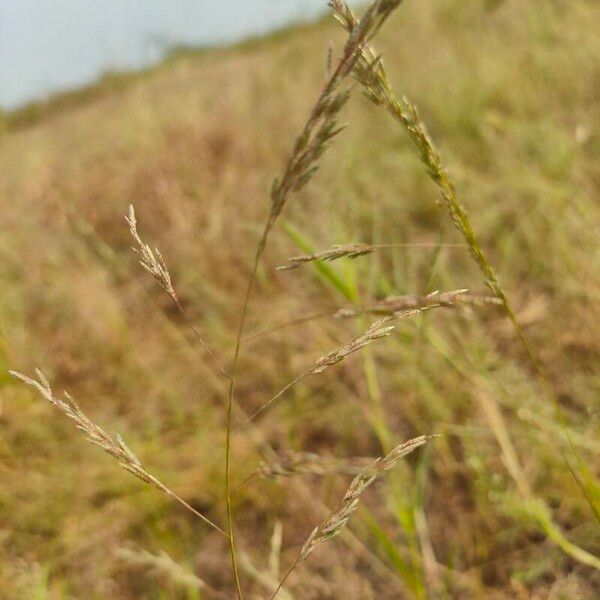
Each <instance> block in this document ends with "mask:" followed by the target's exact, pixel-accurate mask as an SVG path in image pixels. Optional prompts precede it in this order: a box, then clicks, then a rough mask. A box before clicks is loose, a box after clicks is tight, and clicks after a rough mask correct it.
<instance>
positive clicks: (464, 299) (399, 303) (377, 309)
mask: <svg viewBox="0 0 600 600" xmlns="http://www.w3.org/2000/svg"><path fill="white" fill-rule="evenodd" d="M483 304H501V301H500V299H499V298H498V297H497V296H491V295H486V294H471V293H469V291H468V290H466V289H463V290H452V291H448V292H439V291H436V292H432V293H430V294H427V295H425V296H419V295H415V294H409V295H406V296H388V297H387V298H384V299H383V300H379V301H377V302H373V303H372V304H367V305H365V306H362V307H345V308H341V309H340V310H338V311H337V312H336V313H335V315H334V318H336V319H348V318H352V317H357V316H359V315H363V314H373V315H390V316H395V317H400V316H402V317H408V316H411V315H414V314H418V313H420V312H424V311H426V310H430V309H432V308H439V307H445V308H456V307H459V306H479V305H483Z"/></svg>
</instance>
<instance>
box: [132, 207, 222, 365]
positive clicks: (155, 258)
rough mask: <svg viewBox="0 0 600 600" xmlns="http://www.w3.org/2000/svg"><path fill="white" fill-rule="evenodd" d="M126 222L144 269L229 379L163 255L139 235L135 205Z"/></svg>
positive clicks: (135, 250)
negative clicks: (184, 302) (177, 290)
mask: <svg viewBox="0 0 600 600" xmlns="http://www.w3.org/2000/svg"><path fill="white" fill-rule="evenodd" d="M125 221H126V222H127V224H128V225H129V231H130V232H131V236H132V237H133V239H134V241H135V243H136V245H137V248H133V251H134V252H135V253H136V254H137V255H138V256H139V257H140V260H139V262H140V264H141V265H142V267H143V268H144V269H145V270H146V271H148V273H150V275H152V277H153V278H154V280H155V281H156V282H157V283H158V285H159V286H160V287H161V288H162V289H163V290H164V291H165V292H167V294H168V295H169V297H170V298H171V300H173V302H174V304H175V306H176V307H177V310H178V311H179V312H180V314H181V316H182V317H183V319H184V321H185V322H186V324H187V326H188V327H189V329H190V331H191V332H192V333H193V335H194V337H195V338H196V339H197V340H198V342H199V343H200V345H201V346H202V347H203V348H204V350H205V351H206V353H207V354H208V355H209V356H210V357H211V359H212V360H213V362H214V364H215V365H216V367H217V369H218V370H219V371H220V372H221V374H222V375H224V376H225V377H227V373H226V371H225V369H224V368H223V366H222V365H221V363H220V361H219V359H218V358H217V357H216V355H215V353H214V352H213V351H212V350H211V348H210V347H209V345H208V344H207V343H206V342H205V341H204V338H203V337H202V336H201V335H200V332H199V331H198V329H197V328H196V326H195V325H194V324H193V323H192V320H191V319H190V318H189V316H188V314H187V312H186V310H185V309H184V308H183V305H182V304H181V302H180V301H179V298H178V297H177V294H176V293H175V288H174V287H173V284H172V282H171V275H170V274H169V270H168V269H167V265H166V263H165V261H164V259H163V257H162V254H161V253H160V251H159V250H158V248H155V249H154V251H153V250H152V248H150V246H149V245H148V244H146V243H145V242H144V241H143V240H142V239H141V238H140V235H139V233H138V229H137V218H136V216H135V209H134V208H133V204H130V205H129V210H128V212H127V214H126V215H125Z"/></svg>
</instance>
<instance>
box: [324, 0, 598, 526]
mask: <svg viewBox="0 0 600 600" xmlns="http://www.w3.org/2000/svg"><path fill="white" fill-rule="evenodd" d="M330 6H331V7H332V8H333V10H334V13H335V16H336V19H337V21H338V22H339V23H340V24H341V25H342V27H343V28H344V29H346V30H347V31H351V30H352V29H353V28H354V27H355V26H356V23H357V18H356V16H355V15H354V14H353V12H352V10H351V9H350V8H349V7H348V6H347V4H346V3H345V2H344V1H343V0H330ZM353 76H354V78H355V79H356V81H358V83H359V84H360V85H361V86H362V87H363V91H364V95H365V96H366V97H367V98H368V99H369V100H370V101H371V102H372V103H373V104H375V105H376V106H380V107H382V108H384V109H385V110H387V111H388V112H389V113H390V114H391V115H392V117H393V118H394V119H395V120H396V121H398V122H399V123H400V124H401V125H402V127H403V128H404V129H405V131H406V132H407V133H408V135H409V137H410V138H411V140H412V141H413V143H414V144H415V146H416V147H417V149H418V151H419V153H420V155H421V161H422V162H423V164H424V165H425V167H426V169H427V173H428V174H429V177H430V178H431V179H432V180H433V181H434V183H435V184H436V185H437V187H438V188H439V190H440V192H441V195H442V199H443V201H444V204H445V205H446V209H447V210H448V213H449V215H450V218H451V219H452V221H453V223H454V225H455V226H456V228H457V229H458V230H459V231H460V233H461V234H462V236H463V237H464V239H465V241H466V243H467V245H468V247H469V251H470V254H471V256H472V258H473V260H474V262H475V263H476V264H477V266H478V267H479V269H480V271H481V272H482V274H483V278H484V280H485V283H486V285H487V286H488V287H489V288H490V290H491V291H492V292H493V293H494V294H495V295H496V296H497V297H498V299H499V300H500V302H501V304H502V308H503V310H504V312H505V313H506V315H507V317H508V319H509V321H510V322H511V324H512V326H513V328H514V330H515V333H516V335H517V337H518V339H519V341H520V343H521V345H522V347H523V349H524V351H525V353H526V355H527V357H528V359H529V361H530V362H531V364H532V366H533V368H534V370H535V371H536V373H537V375H538V378H539V380H540V383H541V384H542V386H543V388H544V390H545V392H546V393H547V394H548V396H549V397H550V398H551V399H552V400H553V403H554V407H555V410H556V414H557V416H558V418H559V420H560V422H561V424H562V429H563V433H564V435H565V438H566V440H567V443H568V445H569V448H570V450H571V453H572V455H573V456H574V458H575V461H576V463H577V465H578V467H579V469H580V471H581V474H582V477H583V481H582V480H581V479H580V477H579V476H578V475H577V474H575V473H574V471H573V470H572V468H571V467H570V465H568V464H567V466H568V468H569V470H570V471H571V473H572V474H573V477H574V479H575V481H576V483H577V485H578V486H579V487H580V489H581V490H582V492H583V494H584V496H585V498H586V500H587V502H588V503H589V505H590V508H591V509H592V512H593V514H594V516H595V517H596V520H597V521H598V523H600V491H599V489H600V488H599V486H598V484H597V483H596V481H595V479H594V476H593V475H592V473H591V472H590V470H589V469H588V467H587V466H586V465H585V463H584V462H583V460H582V458H581V456H580V455H579V452H578V451H577V449H576V448H575V446H574V445H573V443H572V440H571V437H570V435H569V432H568V424H567V419H566V416H565V415H564V413H563V411H562V409H561V407H560V405H559V404H558V401H557V399H556V396H555V394H554V392H553V390H552V388H551V386H550V384H549V382H548V380H547V378H546V376H545V374H544V372H543V370H542V367H541V365H540V361H539V359H538V357H537V355H536V353H535V352H534V351H533V349H532V348H531V346H530V345H529V342H528V341H527V339H526V337H525V334H524V332H523V329H522V327H521V325H520V324H519V322H518V320H517V318H516V315H515V312H514V309H513V308H512V305H511V303H510V301H509V299H508V296H507V295H506V292H505V291H504V289H503V288H502V286H501V284H500V282H499V280H498V277H497V275H496V273H495V272H494V270H493V268H492V266H491V264H490V262H489V260H488V259H487V257H486V255H485V253H484V251H483V249H482V248H481V244H480V243H479V240H478V238H477V235H476V234H475V230H474V229H473V226H472V224H471V220H470V218H469V216H468V214H467V212H466V210H465V209H464V207H463V206H462V205H461V204H460V202H459V200H458V195H457V192H456V188H455V187H454V184H453V182H452V181H451V179H450V178H449V176H448V173H447V171H446V168H445V166H444V164H443V163H442V160H441V157H440V154H439V152H438V150H437V148H436V147H435V145H434V143H433V141H432V139H431V137H430V136H429V133H428V131H427V128H426V127H425V124H424V123H423V121H422V120H421V117H420V116H419V113H418V110H417V108H416V106H415V105H414V104H412V103H411V102H409V101H408V100H407V99H406V98H402V99H399V98H398V97H397V96H396V95H395V93H394V91H393V90H392V87H391V84H390V82H389V79H388V77H387V73H386V70H385V67H384V66H383V63H382V61H381V57H380V56H379V55H378V54H377V52H376V51H375V50H374V48H373V47H372V46H371V45H370V44H369V43H366V44H364V45H363V46H362V48H361V55H360V58H359V60H357V61H356V65H355V68H354V71H353ZM561 454H562V452H561ZM562 458H563V460H564V461H565V462H567V459H566V457H564V455H563V456H562Z"/></svg>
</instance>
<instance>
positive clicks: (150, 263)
mask: <svg viewBox="0 0 600 600" xmlns="http://www.w3.org/2000/svg"><path fill="white" fill-rule="evenodd" d="M125 221H126V222H127V225H129V231H130V232H131V236H132V237H133V239H134V241H135V243H136V246H137V248H133V251H134V252H135V253H136V254H137V255H138V256H139V262H140V265H142V267H143V268H144V269H146V271H148V273H150V275H152V277H154V279H155V281H156V282H157V283H158V285H160V287H161V288H162V289H163V290H165V292H167V294H169V296H171V298H172V299H173V300H174V301H175V302H177V303H178V302H179V300H178V299H177V294H176V293H175V289H174V288H173V284H172V283H171V275H170V274H169V270H168V269H167V265H166V263H165V260H164V259H163V257H162V254H161V253H160V250H159V249H158V248H154V250H152V248H150V246H149V245H148V244H146V243H145V242H144V241H142V239H141V238H140V236H139V234H138V230H137V218H136V216H135V209H134V208H133V204H130V205H129V210H128V212H127V215H125Z"/></svg>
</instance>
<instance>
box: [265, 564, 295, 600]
mask: <svg viewBox="0 0 600 600" xmlns="http://www.w3.org/2000/svg"><path fill="white" fill-rule="evenodd" d="M300 562H301V560H300V556H298V558H297V559H296V560H295V561H294V564H293V565H292V566H291V567H290V568H289V569H288V570H287V573H286V574H285V575H284V576H283V579H282V580H281V581H280V582H279V585H278V586H277V588H275V591H274V592H273V593H272V594H271V597H270V598H269V600H275V596H277V594H278V593H279V591H280V590H281V588H282V587H283V586H284V584H285V582H286V581H287V580H288V577H289V576H290V575H291V574H292V571H293V570H294V569H295V568H296V567H297V566H298V565H299V564H300Z"/></svg>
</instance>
